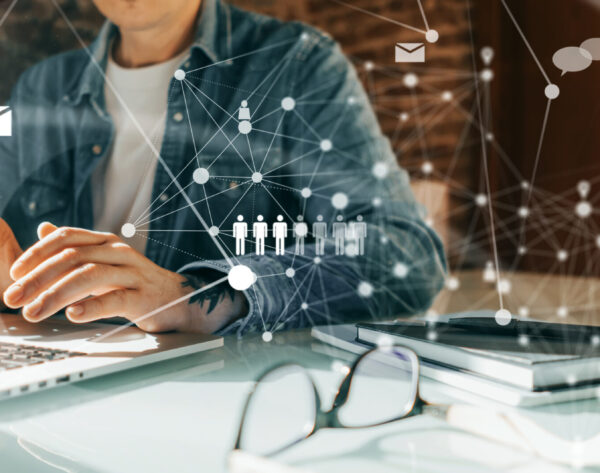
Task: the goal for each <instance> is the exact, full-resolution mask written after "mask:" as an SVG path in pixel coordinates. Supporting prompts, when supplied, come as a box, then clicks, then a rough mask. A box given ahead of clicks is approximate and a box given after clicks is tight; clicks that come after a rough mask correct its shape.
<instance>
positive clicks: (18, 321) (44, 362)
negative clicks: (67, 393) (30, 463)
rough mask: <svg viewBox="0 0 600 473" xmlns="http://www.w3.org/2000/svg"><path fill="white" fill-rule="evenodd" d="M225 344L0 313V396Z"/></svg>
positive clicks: (197, 337)
mask: <svg viewBox="0 0 600 473" xmlns="http://www.w3.org/2000/svg"><path fill="white" fill-rule="evenodd" d="M221 346H223V338H222V337H218V336H214V335H200V334H186V333H164V334H150V333H146V332H143V331H142V330H140V329H138V328H137V327H135V326H131V325H115V324H109V323H90V324H82V325H76V324H73V323H71V322H69V321H68V320H66V319H65V318H60V317H56V318H53V319H48V320H46V321H44V322H42V323H39V324H32V323H29V322H27V321H25V320H24V319H23V318H22V317H21V316H19V315H11V314H0V400H2V399H8V398H12V397H15V396H20V395H23V394H28V393H32V392H36V391H40V390H43V389H49V388H52V387H56V386H62V385H65V384H68V383H74V382H77V381H82V380H85V379H90V378H95V377H97V376H102V375H105V374H109V373H115V372H117V371H123V370H126V369H130V368H135V367H138V366H142V365H147V364H149V363H155V362H158V361H163V360H168V359H171V358H176V357H180V356H185V355H190V354H193V353H198V352H201V351H205V350H211V349H213V348H218V347H221Z"/></svg>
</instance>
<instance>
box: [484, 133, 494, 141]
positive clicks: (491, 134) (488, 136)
mask: <svg viewBox="0 0 600 473" xmlns="http://www.w3.org/2000/svg"><path fill="white" fill-rule="evenodd" d="M485 139H486V140H487V141H493V140H494V134H493V133H492V132H490V131H488V132H487V133H486V134H485Z"/></svg>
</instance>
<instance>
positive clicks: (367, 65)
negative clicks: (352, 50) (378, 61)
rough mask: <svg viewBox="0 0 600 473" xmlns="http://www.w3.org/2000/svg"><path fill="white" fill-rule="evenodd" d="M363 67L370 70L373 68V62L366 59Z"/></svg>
mask: <svg viewBox="0 0 600 473" xmlns="http://www.w3.org/2000/svg"><path fill="white" fill-rule="evenodd" d="M365 69H366V70H367V71H372V70H373V69H375V64H373V62H371V61H367V62H365Z"/></svg>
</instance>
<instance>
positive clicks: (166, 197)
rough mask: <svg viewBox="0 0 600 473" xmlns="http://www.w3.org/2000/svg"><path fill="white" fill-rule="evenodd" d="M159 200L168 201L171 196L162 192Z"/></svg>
mask: <svg viewBox="0 0 600 473" xmlns="http://www.w3.org/2000/svg"><path fill="white" fill-rule="evenodd" d="M158 200H160V201H161V202H166V201H167V200H169V196H168V195H167V194H161V195H160V197H159V198H158Z"/></svg>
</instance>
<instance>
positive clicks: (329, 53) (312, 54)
mask: <svg viewBox="0 0 600 473" xmlns="http://www.w3.org/2000/svg"><path fill="white" fill-rule="evenodd" d="M281 80H287V81H288V82H287V84H286V86H287V87H288V88H289V90H290V91H291V92H292V93H293V96H294V97H295V99H296V102H297V106H296V109H297V112H298V113H297V114H296V115H294V117H295V118H292V119H290V120H289V121H288V122H287V129H286V130H285V131H283V133H284V134H287V135H290V136H294V135H295V136H302V134H303V133H304V134H305V135H304V138H305V140H289V141H290V142H289V144H288V147H287V149H283V150H282V152H283V153H285V154H286V156H284V159H286V160H289V161H290V162H293V159H294V157H296V156H301V155H304V154H306V153H307V149H306V143H305V141H309V140H310V141H313V142H314V141H315V139H317V138H318V139H330V140H331V141H332V143H333V149H332V150H331V151H330V152H329V153H318V152H317V153H312V154H310V155H307V157H305V158H303V159H301V160H297V162H296V164H290V166H289V167H287V168H286V172H287V171H288V170H289V174H290V175H295V174H297V175H299V176H300V175H302V174H303V173H304V174H306V172H311V171H312V172H313V173H314V175H313V181H312V187H313V188H314V189H318V196H317V195H314V196H313V197H312V198H310V199H307V201H306V211H305V213H304V217H305V220H306V221H307V222H310V223H312V222H314V221H316V217H317V215H318V214H321V213H323V207H324V203H325V205H327V206H328V208H329V209H331V203H330V202H331V197H332V196H333V195H334V194H335V193H337V192H345V193H346V194H348V195H349V204H348V207H347V208H346V209H344V212H345V213H346V215H350V216H356V215H357V214H361V215H362V216H363V218H364V221H365V222H366V223H367V238H366V241H365V252H364V256H356V257H347V256H334V251H333V248H332V247H333V245H332V244H331V242H330V241H328V243H327V246H326V251H325V255H324V256H323V257H322V258H321V260H320V261H319V263H316V262H314V259H313V258H314V256H315V248H314V245H313V244H307V245H306V250H305V258H303V259H301V260H300V259H299V258H297V257H294V248H290V249H289V250H288V251H287V252H286V254H285V255H283V256H275V254H274V253H273V252H271V253H269V252H267V253H266V254H265V255H264V256H254V255H246V256H242V257H238V258H237V264H245V265H247V266H249V267H250V268H251V269H252V271H254V273H255V274H256V275H257V281H256V283H255V284H254V285H253V286H252V287H250V288H249V289H248V290H247V291H245V295H246V297H247V299H248V302H249V313H248V315H247V316H245V317H244V318H242V319H239V320H237V321H235V322H233V323H232V324H230V325H229V326H227V327H225V328H224V329H223V330H221V333H222V334H229V333H237V334H238V336H241V335H242V334H244V333H246V332H248V331H264V330H269V331H275V330H279V329H283V328H297V327H302V326H309V325H317V324H328V323H343V322H348V321H352V320H356V319H358V318H361V319H363V320H364V319H375V320H376V319H385V318H387V319H389V318H392V317H396V316H398V315H402V314H413V313H417V312H421V311H423V310H425V309H427V308H428V307H429V305H430V304H431V302H432V300H433V297H434V296H435V295H436V294H437V292H438V291H439V290H440V288H441V287H442V284H443V278H444V273H445V271H446V263H445V257H444V252H443V248H442V245H441V242H440V240H439V238H438V236H437V235H436V234H435V233H434V232H433V231H432V230H431V229H430V228H429V227H428V226H427V225H426V224H425V223H424V222H423V219H422V216H423V211H422V209H421V208H420V206H419V205H418V204H417V203H416V202H415V200H414V197H413V194H412V191H411V189H410V185H409V179H408V176H407V174H406V172H405V171H404V170H402V169H400V167H399V166H398V164H397V162H396V157H395V155H394V152H393V151H392V149H391V146H390V143H389V141H388V140H387V138H385V137H384V136H383V134H382V132H381V130H380V128H379V125H378V123H377V119H376V117H375V115H374V113H373V110H372V108H371V105H370V103H369V100H368V97H367V95H366V93H365V91H364V90H363V87H362V85H361V83H360V81H359V79H358V77H357V74H356V71H355V70H354V68H353V66H352V65H351V64H350V63H349V62H348V60H347V59H346V58H345V56H344V55H343V53H342V52H341V50H340V48H339V47H338V46H337V45H336V44H335V43H334V42H333V41H332V40H330V39H329V38H327V37H325V36H324V35H320V34H318V33H310V38H309V39H308V40H307V41H306V45H305V47H304V48H303V50H302V51H301V52H300V54H298V55H297V56H296V58H295V61H294V62H293V63H291V64H290V65H289V66H288V68H287V71H286V74H285V75H284V76H283V78H282V79H281ZM376 164H377V165H378V169H380V170H383V172H381V171H380V172H377V173H373V168H374V166H375V165H376ZM292 166H295V167H292ZM307 170H308V171H307ZM375 174H377V175H375ZM302 186H303V184H302V182H300V180H299V178H298V182H297V183H295V186H294V187H295V188H298V189H300V188H302ZM316 193H317V192H315V194H316ZM310 226H311V225H309V227H310ZM329 234H330V235H331V232H330V233H329ZM309 241H310V240H309ZM398 263H400V264H402V265H403V266H402V267H403V268H404V267H405V268H406V271H394V268H395V267H397V265H398ZM205 267H210V268H213V269H220V270H222V271H223V272H227V270H228V268H229V265H228V264H227V263H226V262H225V261H212V262H198V263H192V264H189V265H186V266H185V267H184V268H181V271H186V272H189V271H193V270H194V269H199V268H205ZM287 268H293V269H294V271H295V275H294V277H293V278H290V277H287V276H286V275H285V271H286V269H287ZM365 283H366V286H364V284H365ZM361 284H363V287H368V288H372V291H371V290H367V291H362V295H361V293H360V292H359V290H358V288H359V286H360V285H361Z"/></svg>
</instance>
